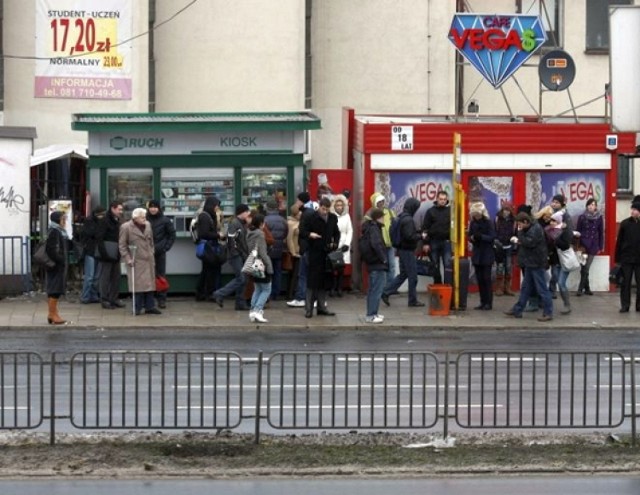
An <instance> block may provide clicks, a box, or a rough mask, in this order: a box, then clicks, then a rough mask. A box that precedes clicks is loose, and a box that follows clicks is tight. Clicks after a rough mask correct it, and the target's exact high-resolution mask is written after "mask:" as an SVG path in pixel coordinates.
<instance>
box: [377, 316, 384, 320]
mask: <svg viewBox="0 0 640 495" xmlns="http://www.w3.org/2000/svg"><path fill="white" fill-rule="evenodd" d="M376 316H377V317H378V318H382V321H384V315H376Z"/></svg>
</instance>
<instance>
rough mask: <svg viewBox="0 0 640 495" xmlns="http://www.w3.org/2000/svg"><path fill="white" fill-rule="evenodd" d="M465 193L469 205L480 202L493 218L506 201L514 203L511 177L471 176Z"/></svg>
mask: <svg viewBox="0 0 640 495" xmlns="http://www.w3.org/2000/svg"><path fill="white" fill-rule="evenodd" d="M466 193H467V198H468V200H469V205H471V204H473V203H477V202H482V203H484V206H485V207H486V208H487V210H488V211H489V217H490V218H495V216H496V215H497V214H498V212H499V211H500V209H501V208H502V205H503V204H504V203H505V202H506V201H508V202H510V203H511V204H512V205H513V203H514V201H513V177H509V176H505V177H482V176H471V177H469V186H468V187H467V189H466Z"/></svg>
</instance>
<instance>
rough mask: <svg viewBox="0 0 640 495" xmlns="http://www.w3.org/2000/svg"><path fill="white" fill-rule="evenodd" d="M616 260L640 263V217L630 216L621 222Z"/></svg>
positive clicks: (633, 263)
mask: <svg viewBox="0 0 640 495" xmlns="http://www.w3.org/2000/svg"><path fill="white" fill-rule="evenodd" d="M615 262H616V263H624V264H632V265H638V264H640V219H637V220H636V219H635V218H633V217H629V218H625V219H624V220H623V221H622V222H620V228H619V229H618V238H617V239H616V255H615Z"/></svg>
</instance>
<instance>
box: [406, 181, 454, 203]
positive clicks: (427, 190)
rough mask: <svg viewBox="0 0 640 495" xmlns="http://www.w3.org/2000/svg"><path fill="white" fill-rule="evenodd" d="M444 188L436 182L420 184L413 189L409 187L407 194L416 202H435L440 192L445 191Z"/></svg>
mask: <svg viewBox="0 0 640 495" xmlns="http://www.w3.org/2000/svg"><path fill="white" fill-rule="evenodd" d="M445 190H446V188H445V186H444V184H442V183H436V182H422V183H420V184H416V185H415V186H414V187H411V186H410V187H409V193H410V194H411V196H412V197H414V198H416V199H417V200H418V201H420V202H423V201H435V199H436V197H437V196H438V193H439V192H440V191H445Z"/></svg>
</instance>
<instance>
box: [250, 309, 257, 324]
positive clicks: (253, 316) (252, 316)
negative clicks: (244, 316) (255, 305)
mask: <svg viewBox="0 0 640 495" xmlns="http://www.w3.org/2000/svg"><path fill="white" fill-rule="evenodd" d="M249 321H250V322H252V323H253V322H254V321H256V313H255V311H249Z"/></svg>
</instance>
